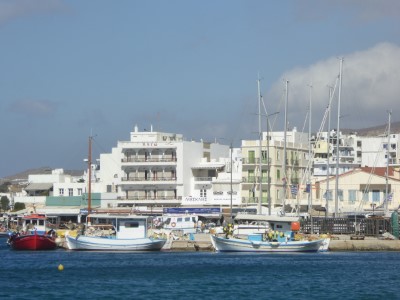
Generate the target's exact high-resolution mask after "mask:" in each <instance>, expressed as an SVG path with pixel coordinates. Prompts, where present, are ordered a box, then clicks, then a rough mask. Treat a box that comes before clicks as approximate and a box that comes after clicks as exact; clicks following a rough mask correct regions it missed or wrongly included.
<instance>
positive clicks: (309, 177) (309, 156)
mask: <svg viewBox="0 0 400 300" xmlns="http://www.w3.org/2000/svg"><path fill="white" fill-rule="evenodd" d="M311 100H312V85H311V84H310V100H309V102H310V107H309V110H310V111H309V120H308V184H309V185H310V191H309V193H308V214H309V215H310V218H311V233H313V224H312V216H311V209H312V184H311V168H312V161H313V159H312V157H311V156H312V151H311V104H312V101H311Z"/></svg>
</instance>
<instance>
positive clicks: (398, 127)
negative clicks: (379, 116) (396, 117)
mask: <svg viewBox="0 0 400 300" xmlns="http://www.w3.org/2000/svg"><path fill="white" fill-rule="evenodd" d="M386 129H387V124H385V125H380V126H374V127H369V128H362V129H342V130H341V132H342V133H347V134H348V133H350V132H357V134H358V135H360V136H379V135H383V134H385V131H386ZM390 133H392V134H394V133H400V122H393V123H391V124H390Z"/></svg>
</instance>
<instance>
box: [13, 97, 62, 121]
mask: <svg viewBox="0 0 400 300" xmlns="http://www.w3.org/2000/svg"><path fill="white" fill-rule="evenodd" d="M9 110H10V111H11V112H13V113H16V114H20V115H24V116H28V117H45V116H52V115H53V114H54V113H55V111H56V110H57V103H55V102H52V101H48V100H18V101H14V102H13V103H12V104H11V105H10V106H9Z"/></svg>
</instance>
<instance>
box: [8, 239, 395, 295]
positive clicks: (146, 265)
mask: <svg viewBox="0 0 400 300" xmlns="http://www.w3.org/2000/svg"><path fill="white" fill-rule="evenodd" d="M0 258H1V261H0V299H197V298H198V299H340V298H342V299H382V300H383V299H400V276H399V275H398V274H399V271H400V253H397V252H396V253H395V252H379V253H378V252H373V253H371V252H346V253H344V252H343V253H337V252H336V253H334V252H332V253H319V254H218V253H208V252H151V253H147V252H146V253H143V252H142V253H115V252H107V253H104V252H72V251H65V250H56V251H39V252H18V251H12V250H10V249H9V248H8V247H7V246H6V245H5V239H4V242H3V239H0ZM59 264H62V265H63V266H64V270H63V271H58V265H59Z"/></svg>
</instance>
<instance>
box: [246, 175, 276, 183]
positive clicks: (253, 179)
mask: <svg viewBox="0 0 400 300" xmlns="http://www.w3.org/2000/svg"><path fill="white" fill-rule="evenodd" d="M269 181H270V182H271V177H270V178H269ZM242 182H243V183H260V179H259V178H258V177H255V176H249V177H242ZM261 182H262V183H268V181H267V177H262V178H261Z"/></svg>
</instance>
